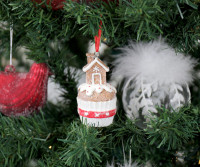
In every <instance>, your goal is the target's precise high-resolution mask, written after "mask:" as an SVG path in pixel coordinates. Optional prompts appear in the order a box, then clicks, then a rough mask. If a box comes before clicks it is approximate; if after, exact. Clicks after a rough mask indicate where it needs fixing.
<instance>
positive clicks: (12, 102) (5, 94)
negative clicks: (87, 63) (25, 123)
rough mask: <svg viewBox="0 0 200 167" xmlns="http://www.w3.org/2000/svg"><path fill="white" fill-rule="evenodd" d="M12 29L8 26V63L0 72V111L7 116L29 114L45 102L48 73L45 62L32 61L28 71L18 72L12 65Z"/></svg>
mask: <svg viewBox="0 0 200 167" xmlns="http://www.w3.org/2000/svg"><path fill="white" fill-rule="evenodd" d="M12 39H13V29H12V26H11V28H10V65H8V66H6V68H5V71H4V72H0V112H2V113H3V114H4V115H7V116H21V115H24V116H26V115H29V114H30V113H32V112H33V111H35V110H39V109H40V108H41V107H42V106H43V105H44V104H45V102H46V97H47V81H48V76H49V75H50V71H49V68H48V67H47V65H46V64H44V63H40V64H36V63H34V64H33V65H32V67H31V69H30V71H29V72H28V73H18V72H16V70H15V67H14V66H13V65H12Z"/></svg>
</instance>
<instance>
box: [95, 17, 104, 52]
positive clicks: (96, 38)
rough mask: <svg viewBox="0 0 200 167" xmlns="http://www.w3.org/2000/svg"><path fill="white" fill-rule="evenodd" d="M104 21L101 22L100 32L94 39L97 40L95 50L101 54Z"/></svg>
mask: <svg viewBox="0 0 200 167" xmlns="http://www.w3.org/2000/svg"><path fill="white" fill-rule="evenodd" d="M101 26H102V21H101V20H100V25H99V31H98V36H95V37H94V40H95V49H96V52H97V53H98V52H99V47H100V42H101V32H102V27H101Z"/></svg>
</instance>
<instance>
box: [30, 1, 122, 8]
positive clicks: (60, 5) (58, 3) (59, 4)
mask: <svg viewBox="0 0 200 167" xmlns="http://www.w3.org/2000/svg"><path fill="white" fill-rule="evenodd" d="M32 1H33V2H36V3H38V4H40V3H41V2H43V0H32ZM72 1H74V2H77V3H80V0H72ZM96 1H97V0H86V1H85V2H86V3H87V4H89V3H92V2H96ZM102 1H103V2H106V3H107V4H108V3H109V1H110V2H116V3H117V4H118V3H119V0H102ZM63 2H66V0H46V4H47V5H50V3H51V7H52V10H58V9H63V7H64V3H63ZM42 7H45V5H44V4H43V5H42Z"/></svg>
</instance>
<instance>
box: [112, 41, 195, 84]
mask: <svg viewBox="0 0 200 167" xmlns="http://www.w3.org/2000/svg"><path fill="white" fill-rule="evenodd" d="M120 50H121V51H122V53H121V54H120V55H119V58H118V59H117V60H116V62H115V64H116V66H117V67H116V68H115V71H114V72H113V77H117V76H121V75H122V76H124V77H126V78H130V77H134V78H141V77H143V78H145V81H146V82H152V81H158V82H159V83H161V84H170V83H177V84H185V83H187V84H189V83H191V82H192V81H193V75H192V72H193V67H194V66H195V64H196V60H195V59H192V58H191V57H190V56H184V55H183V54H182V53H176V51H175V50H174V49H173V48H171V47H170V46H169V45H168V44H167V43H165V42H164V40H163V39H159V40H157V41H153V42H149V43H143V42H140V43H134V42H132V41H131V42H130V43H129V45H128V46H126V47H124V48H121V49H120Z"/></svg>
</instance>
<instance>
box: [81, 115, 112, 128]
mask: <svg viewBox="0 0 200 167" xmlns="http://www.w3.org/2000/svg"><path fill="white" fill-rule="evenodd" d="M80 119H81V122H82V123H83V124H85V125H88V126H93V127H106V126H109V125H111V124H112V123H113V119H114V116H112V117H109V118H101V119H99V118H87V117H82V116H80Z"/></svg>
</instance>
